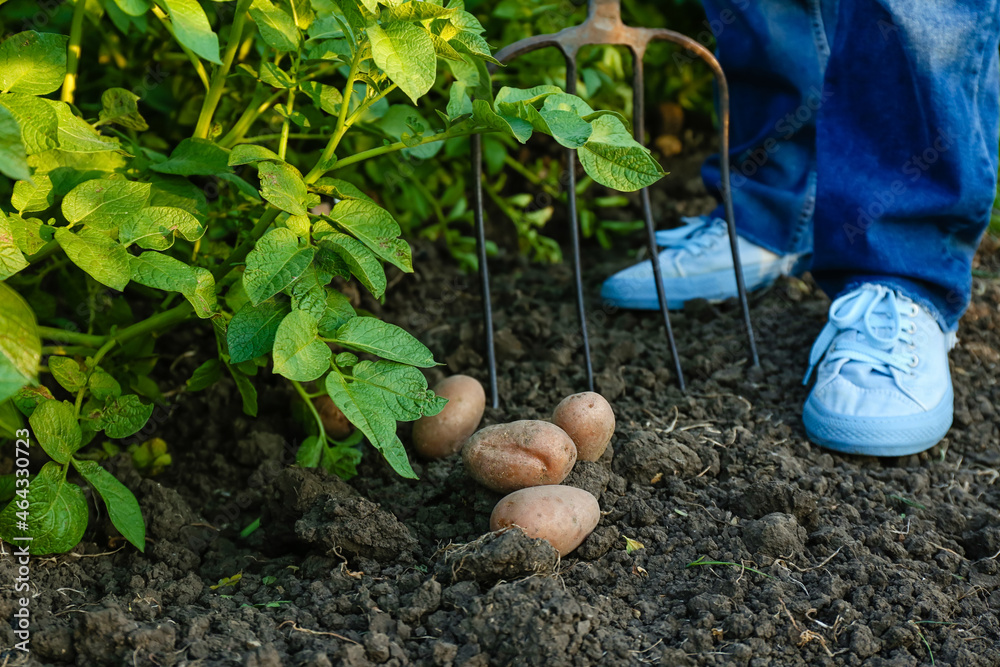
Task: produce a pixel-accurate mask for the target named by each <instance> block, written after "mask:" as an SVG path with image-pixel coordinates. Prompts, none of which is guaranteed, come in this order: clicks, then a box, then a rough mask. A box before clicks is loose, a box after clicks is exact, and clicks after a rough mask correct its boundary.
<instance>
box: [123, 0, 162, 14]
mask: <svg viewBox="0 0 1000 667" xmlns="http://www.w3.org/2000/svg"><path fill="white" fill-rule="evenodd" d="M115 4H117V5H118V8H119V9H121V10H122V11H123V12H125V13H126V14H128V15H129V16H142V15H143V14H145V13H146V12H148V11H149V9H150V7H152V6H153V3H152V2H150V1H149V0H115Z"/></svg>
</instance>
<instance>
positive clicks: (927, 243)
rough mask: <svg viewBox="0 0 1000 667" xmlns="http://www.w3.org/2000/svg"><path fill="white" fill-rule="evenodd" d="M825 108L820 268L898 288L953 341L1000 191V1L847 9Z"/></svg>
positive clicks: (893, 2)
mask: <svg viewBox="0 0 1000 667" xmlns="http://www.w3.org/2000/svg"><path fill="white" fill-rule="evenodd" d="M840 4H841V13H840V17H839V23H838V25H839V29H838V30H837V32H836V37H835V40H834V45H833V53H832V56H831V58H830V63H829V66H828V69H827V73H826V82H825V86H826V89H827V91H828V94H829V98H828V100H827V102H826V104H825V105H824V106H823V108H822V110H821V111H820V132H819V137H818V139H817V151H818V165H819V169H818V174H819V178H818V185H819V187H818V192H817V202H816V215H815V226H814V234H815V246H816V251H815V255H814V258H813V266H812V271H813V275H814V276H815V277H816V279H817V281H818V282H819V283H820V285H821V286H822V287H823V288H824V290H825V291H826V292H827V293H828V294H830V296H831V297H835V296H837V295H838V294H841V293H843V292H845V291H846V290H849V289H850V288H851V287H854V286H857V285H858V284H860V283H863V282H876V283H882V284H886V285H889V286H893V287H897V288H900V289H902V290H903V291H904V292H907V293H909V294H911V295H912V297H913V298H914V299H916V300H917V301H918V302H920V303H922V304H924V305H927V306H929V307H930V309H931V312H932V313H934V315H935V316H936V317H937V318H938V320H939V322H940V323H941V325H942V327H943V328H944V329H945V330H946V331H952V330H954V329H955V328H956V327H957V323H958V319H959V318H960V317H961V315H962V313H963V312H964V310H965V308H966V306H967V305H968V302H969V292H970V288H971V267H972V257H973V254H974V253H975V250H976V246H977V245H978V243H979V239H980V237H981V235H982V233H983V231H984V230H985V229H986V227H987V225H988V223H989V218H990V212H991V210H992V206H993V200H994V197H995V195H996V172H997V137H998V126H997V118H998V115H997V103H998V94H1000V89H998V82H1000V74H998V72H1000V70H998V62H997V53H998V35H1000V26H998V19H1000V17H998V2H997V0H952V1H951V2H948V3H944V4H941V3H916V4H914V3H913V2H908V1H907V0H881V1H880V2H870V1H864V2H863V1H858V0H841V3H840Z"/></svg>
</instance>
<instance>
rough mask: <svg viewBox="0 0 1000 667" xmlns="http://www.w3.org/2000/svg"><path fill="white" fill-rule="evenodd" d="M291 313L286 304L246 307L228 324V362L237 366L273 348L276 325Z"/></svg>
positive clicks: (271, 302) (271, 300) (268, 301)
mask: <svg viewBox="0 0 1000 667" xmlns="http://www.w3.org/2000/svg"><path fill="white" fill-rule="evenodd" d="M289 312H291V309H290V308H289V306H288V304H287V303H284V302H279V301H276V300H275V299H268V300H267V301H262V302H261V303H259V304H257V305H254V304H252V303H247V304H246V305H244V306H243V307H242V308H240V310H239V312H237V313H236V314H235V315H234V316H233V319H232V320H230V322H229V328H228V330H227V332H226V342H227V344H228V345H229V360H230V361H231V362H232V363H234V364H238V363H240V362H243V361H249V360H250V359H256V358H257V357H259V356H261V355H264V354H267V353H268V352H270V351H271V349H272V348H273V347H274V337H275V335H276V334H277V333H278V325H280V324H281V321H282V320H284V319H285V316H286V315H288V313H289Z"/></svg>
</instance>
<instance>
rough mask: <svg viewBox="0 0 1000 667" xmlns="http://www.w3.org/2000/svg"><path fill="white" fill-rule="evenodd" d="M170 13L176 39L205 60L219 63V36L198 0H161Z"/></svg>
mask: <svg viewBox="0 0 1000 667" xmlns="http://www.w3.org/2000/svg"><path fill="white" fill-rule="evenodd" d="M161 2H162V3H163V4H165V5H166V6H167V11H168V12H169V13H170V21H171V23H173V26H174V35H175V36H176V37H177V41H178V42H180V43H181V44H183V45H184V46H186V47H187V48H189V49H191V50H192V51H194V52H195V53H196V54H197V55H199V56H201V57H202V58H204V59H205V60H208V61H210V62H213V63H215V64H216V65H221V64H222V61H221V60H220V59H219V36H218V35H216V34H215V32H214V31H213V30H212V26H211V25H209V23H208V16H206V15H205V10H204V9H202V8H201V5H200V4H198V0H161Z"/></svg>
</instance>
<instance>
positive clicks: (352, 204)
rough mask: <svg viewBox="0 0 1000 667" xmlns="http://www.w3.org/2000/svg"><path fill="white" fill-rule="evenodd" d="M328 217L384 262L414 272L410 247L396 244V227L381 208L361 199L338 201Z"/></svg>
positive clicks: (397, 229)
mask: <svg viewBox="0 0 1000 667" xmlns="http://www.w3.org/2000/svg"><path fill="white" fill-rule="evenodd" d="M329 217H330V219H331V220H334V221H335V222H336V223H337V224H338V225H339V226H340V227H341V228H342V229H344V230H345V231H347V232H349V233H350V234H351V235H352V236H354V237H355V238H356V239H358V240H359V241H361V242H362V243H364V244H365V245H366V246H368V247H369V248H370V249H371V251H372V252H374V253H375V254H376V255H378V256H379V257H381V258H382V259H384V260H385V261H387V262H390V263H391V264H394V265H396V266H398V267H399V268H400V269H402V270H403V271H406V272H407V273H412V272H413V264H412V261H411V259H410V246H409V245H408V244H407V243H406V242H403V243H402V244H397V243H396V241H397V237H398V236H399V235H400V233H401V232H400V229H399V225H398V224H397V223H396V221H395V220H394V219H393V217H392V216H391V215H390V214H389V212H388V211H386V210H385V209H384V208H382V207H380V206H378V205H376V204H373V203H372V202H369V201H365V200H363V199H344V200H341V201H340V202H337V204H336V205H335V206H334V207H333V210H332V211H330V216H329Z"/></svg>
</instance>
